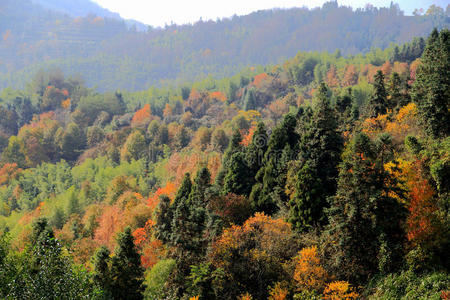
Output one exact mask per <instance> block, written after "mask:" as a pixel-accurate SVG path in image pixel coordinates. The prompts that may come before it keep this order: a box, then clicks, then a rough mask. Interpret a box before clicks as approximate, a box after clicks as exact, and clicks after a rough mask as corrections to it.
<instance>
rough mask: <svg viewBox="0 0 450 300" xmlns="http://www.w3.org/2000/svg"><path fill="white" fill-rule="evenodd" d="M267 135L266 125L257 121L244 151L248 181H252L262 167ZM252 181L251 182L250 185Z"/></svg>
mask: <svg viewBox="0 0 450 300" xmlns="http://www.w3.org/2000/svg"><path fill="white" fill-rule="evenodd" d="M268 143H269V136H268V134H267V130H266V126H265V125H264V123H263V122H259V123H258V126H257V128H256V131H255V132H254V134H253V136H252V142H251V143H250V145H248V147H247V149H246V151H245V153H246V156H247V165H248V169H249V171H250V173H251V174H250V177H249V179H248V180H249V181H254V179H255V176H256V174H257V173H258V171H259V169H260V168H261V167H262V163H263V158H264V154H265V153H266V151H267V147H268ZM253 184H254V182H252V185H253Z"/></svg>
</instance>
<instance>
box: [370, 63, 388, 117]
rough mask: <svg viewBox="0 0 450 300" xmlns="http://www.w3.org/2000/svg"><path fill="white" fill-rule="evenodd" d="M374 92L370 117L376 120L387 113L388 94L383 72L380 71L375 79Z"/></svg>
mask: <svg viewBox="0 0 450 300" xmlns="http://www.w3.org/2000/svg"><path fill="white" fill-rule="evenodd" d="M373 87H374V91H373V94H372V96H371V98H370V116H371V117H373V118H376V117H377V116H378V115H384V114H386V112H387V92H386V88H385V86H384V75H383V72H381V71H380V70H378V72H377V74H376V75H375V77H374V84H373Z"/></svg>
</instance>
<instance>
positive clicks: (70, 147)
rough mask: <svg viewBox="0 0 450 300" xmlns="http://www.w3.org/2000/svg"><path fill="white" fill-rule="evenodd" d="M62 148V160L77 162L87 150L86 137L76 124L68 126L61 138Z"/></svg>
mask: <svg viewBox="0 0 450 300" xmlns="http://www.w3.org/2000/svg"><path fill="white" fill-rule="evenodd" d="M60 147H61V152H62V155H61V156H62V158H64V159H66V160H68V161H74V160H76V159H77V158H78V156H79V155H80V153H81V152H82V150H84V149H85V148H86V135H85V134H84V131H83V129H82V128H80V127H79V126H78V125H77V124H75V123H70V124H69V125H67V128H66V130H65V131H64V133H63V135H62V137H61V141H60Z"/></svg>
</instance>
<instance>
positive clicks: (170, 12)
mask: <svg viewBox="0 0 450 300" xmlns="http://www.w3.org/2000/svg"><path fill="white" fill-rule="evenodd" d="M94 1H95V2H97V3H98V4H100V5H101V6H103V7H105V8H108V9H109V10H111V11H113V12H118V13H119V14H120V15H121V16H122V17H123V18H126V19H135V20H137V21H140V22H142V23H145V24H149V25H152V26H164V25H165V24H170V23H171V22H172V21H173V22H174V23H176V24H185V23H193V22H195V21H198V20H199V19H200V17H202V18H203V20H208V19H213V20H215V19H217V18H223V17H230V16H232V15H234V14H236V15H244V14H248V13H250V12H253V11H256V10H259V9H269V8H274V7H302V6H308V7H317V6H321V5H322V4H323V3H324V2H326V1H322V0H309V1H308V0H94ZM394 2H397V3H399V5H400V8H401V9H402V10H403V11H405V12H406V13H407V14H410V13H411V12H412V11H413V10H414V9H415V8H424V9H426V8H428V7H429V6H430V5H431V4H436V5H439V6H441V7H443V8H445V7H446V6H447V4H448V3H449V0H397V1H394ZM338 3H339V4H340V5H346V6H352V7H355V8H356V7H364V6H365V5H366V4H367V3H371V4H373V5H374V6H377V7H379V6H389V4H390V3H391V0H340V1H339V0H338Z"/></svg>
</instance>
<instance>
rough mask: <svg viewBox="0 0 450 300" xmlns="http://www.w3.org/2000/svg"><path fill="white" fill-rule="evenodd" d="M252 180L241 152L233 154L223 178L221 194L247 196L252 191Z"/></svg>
mask: <svg viewBox="0 0 450 300" xmlns="http://www.w3.org/2000/svg"><path fill="white" fill-rule="evenodd" d="M252 183H253V178H252V174H251V172H250V169H249V166H248V165H247V160H246V157H245V154H244V153H243V152H237V153H234V154H233V155H232V156H231V158H230V161H229V162H228V167H227V173H226V175H225V178H224V184H223V189H222V191H223V194H225V195H226V194H230V193H232V194H236V195H244V196H248V195H249V194H250V191H251V189H252Z"/></svg>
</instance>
